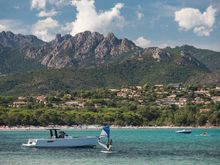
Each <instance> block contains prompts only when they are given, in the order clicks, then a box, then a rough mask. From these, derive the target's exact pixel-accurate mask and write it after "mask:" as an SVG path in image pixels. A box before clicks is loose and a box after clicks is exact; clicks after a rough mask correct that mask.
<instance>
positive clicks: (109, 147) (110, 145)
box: [106, 139, 112, 151]
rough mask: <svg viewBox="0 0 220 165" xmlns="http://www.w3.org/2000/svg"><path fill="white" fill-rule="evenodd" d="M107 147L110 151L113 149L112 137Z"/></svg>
mask: <svg viewBox="0 0 220 165" xmlns="http://www.w3.org/2000/svg"><path fill="white" fill-rule="evenodd" d="M106 146H107V148H108V150H109V151H111V150H112V139H110V141H109V142H108V143H107V144H106Z"/></svg>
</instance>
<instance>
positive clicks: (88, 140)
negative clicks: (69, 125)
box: [22, 129, 98, 148]
mask: <svg viewBox="0 0 220 165" xmlns="http://www.w3.org/2000/svg"><path fill="white" fill-rule="evenodd" d="M48 130H49V131H50V138H47V139H45V138H40V139H29V140H28V142H27V144H22V146H24V147H36V148H64V147H94V146H96V145H97V139H98V138H97V137H96V136H81V137H72V136H69V135H67V134H66V133H65V132H64V131H59V134H58V132H57V131H58V130H59V129H48Z"/></svg>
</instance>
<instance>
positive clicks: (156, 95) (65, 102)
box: [8, 84, 220, 111]
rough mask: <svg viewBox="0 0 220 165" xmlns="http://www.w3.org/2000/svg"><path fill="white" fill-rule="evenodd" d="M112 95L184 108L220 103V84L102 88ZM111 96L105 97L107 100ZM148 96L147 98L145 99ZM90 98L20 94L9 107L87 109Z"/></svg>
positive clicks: (99, 104)
mask: <svg viewBox="0 0 220 165" xmlns="http://www.w3.org/2000/svg"><path fill="white" fill-rule="evenodd" d="M103 91H105V92H107V93H109V94H110V95H109V96H111V97H113V98H119V99H127V100H133V101H135V102H136V103H137V104H139V105H146V104H148V102H149V99H150V100H151V101H155V103H156V104H157V105H159V106H160V105H161V106H162V105H169V106H171V105H176V106H178V107H183V106H185V105H187V104H194V105H204V106H205V105H209V104H211V103H218V102H219V103H220V87H218V86H216V87H191V88H187V87H183V86H182V85H181V84H169V85H168V86H165V85H162V84H159V85H154V86H152V87H149V86H148V87H146V86H133V87H125V88H121V89H105V90H104V89H103ZM111 97H108V98H103V99H105V100H108V99H111ZM146 97H147V99H146ZM90 100H91V98H87V97H86V96H81V97H80V96H79V97H77V96H73V95H71V94H69V93H64V94H62V95H55V96H51V95H50V96H48V95H39V96H29V97H26V96H18V97H17V98H14V100H12V101H11V102H9V103H8V106H9V107H14V108H21V107H28V106H31V105H34V104H38V105H41V106H45V107H54V108H68V107H71V108H76V109H80V108H85V106H86V105H88V103H89V102H90ZM102 106H106V103H104V104H102V103H101V102H99V103H95V104H94V107H95V108H98V107H102ZM200 111H209V109H208V108H201V109H200Z"/></svg>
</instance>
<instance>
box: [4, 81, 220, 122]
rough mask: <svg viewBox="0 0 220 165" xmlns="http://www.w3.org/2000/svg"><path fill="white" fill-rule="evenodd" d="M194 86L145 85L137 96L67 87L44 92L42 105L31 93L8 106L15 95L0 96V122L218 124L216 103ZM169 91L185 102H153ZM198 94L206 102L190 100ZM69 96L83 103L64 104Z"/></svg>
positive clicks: (219, 113)
mask: <svg viewBox="0 0 220 165" xmlns="http://www.w3.org/2000/svg"><path fill="white" fill-rule="evenodd" d="M197 89H198V88H197V87H194V86H189V87H187V88H183V89H182V90H181V92H180V91H179V90H176V89H175V90H174V89H171V88H168V87H166V88H163V89H160V94H159V95H158V89H157V88H155V87H153V86H147V85H145V86H144V88H143V89H142V90H139V94H141V96H140V97H139V98H136V97H118V96H117V95H116V93H114V92H110V91H109V90H106V89H97V90H90V91H85V90H81V91H78V92H76V91H74V92H70V91H69V92H67V93H68V94H66V93H54V95H50V96H49V95H48V96H47V97H46V101H47V102H48V103H47V104H46V105H44V104H42V103H38V102H36V101H35V100H34V98H33V97H30V96H29V97H27V105H26V106H24V107H20V108H13V107H10V106H9V105H10V104H11V103H12V102H13V101H14V100H15V99H16V98H13V97H0V105H1V107H0V125H8V126H15V125H35V126H39V125H41V126H47V125H51V124H55V125H82V124H88V125H90V124H104V123H109V124H112V125H120V126H126V125H132V126H142V125H144V126H173V125H174V126H205V125H208V126H210V125H212V126H220V103H214V102H212V101H211V100H210V98H209V97H207V96H204V95H198V94H196V93H195V92H194V91H195V90H197ZM209 90H210V93H211V94H212V95H213V96H219V95H220V93H219V92H216V91H214V90H213V89H212V88H210V89H209ZM133 91H138V90H137V89H134V90H133ZM155 91H157V92H155ZM161 93H162V94H161ZM171 93H172V94H176V97H177V98H176V100H178V98H181V97H185V98H187V100H188V102H187V103H186V104H185V105H183V106H180V107H179V106H176V105H174V104H171V105H162V104H157V103H156V101H157V100H158V99H161V98H166V97H167V96H168V95H169V94H171ZM198 96H199V97H200V98H201V99H203V100H205V101H209V104H193V103H192V101H193V100H194V99H195V98H196V97H198ZM70 100H75V101H79V100H81V101H83V102H84V103H85V104H84V107H74V106H66V105H64V103H65V102H66V101H70ZM54 104H55V107H54ZM201 109H208V111H201Z"/></svg>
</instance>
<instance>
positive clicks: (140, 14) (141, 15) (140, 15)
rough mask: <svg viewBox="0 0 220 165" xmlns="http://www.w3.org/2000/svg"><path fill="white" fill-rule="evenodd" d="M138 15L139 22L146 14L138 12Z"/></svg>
mask: <svg viewBox="0 0 220 165" xmlns="http://www.w3.org/2000/svg"><path fill="white" fill-rule="evenodd" d="M136 15H137V18H138V20H139V21H140V20H142V19H143V18H144V13H142V12H141V11H136Z"/></svg>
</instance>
